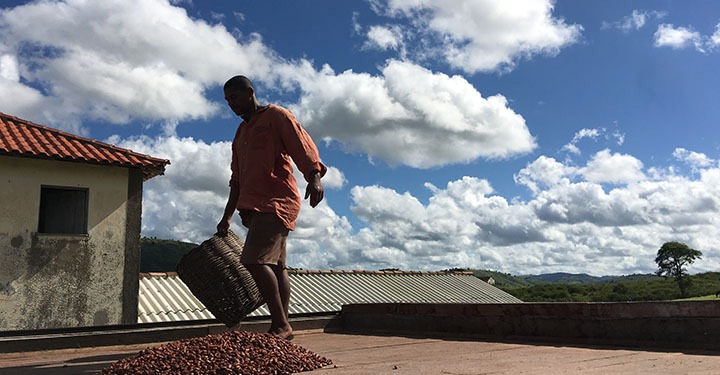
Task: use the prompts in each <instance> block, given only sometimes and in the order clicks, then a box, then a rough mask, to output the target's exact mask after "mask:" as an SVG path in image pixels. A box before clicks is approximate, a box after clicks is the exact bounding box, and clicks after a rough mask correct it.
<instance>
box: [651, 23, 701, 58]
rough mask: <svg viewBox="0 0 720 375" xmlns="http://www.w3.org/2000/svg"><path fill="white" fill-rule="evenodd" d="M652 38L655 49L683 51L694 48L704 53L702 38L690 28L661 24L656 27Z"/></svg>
mask: <svg viewBox="0 0 720 375" xmlns="http://www.w3.org/2000/svg"><path fill="white" fill-rule="evenodd" d="M654 37H655V46H656V47H670V48H673V49H683V48H687V47H690V46H694V47H695V49H696V50H698V51H700V52H704V48H703V37H702V36H701V35H700V33H698V32H697V31H694V30H692V29H690V28H686V27H675V26H673V25H671V24H662V25H660V26H658V29H657V31H656V32H655V35H654Z"/></svg>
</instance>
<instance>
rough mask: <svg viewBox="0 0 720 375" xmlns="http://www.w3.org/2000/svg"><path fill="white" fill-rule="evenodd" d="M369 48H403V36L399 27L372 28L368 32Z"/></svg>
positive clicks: (367, 43) (367, 45) (367, 44)
mask: <svg viewBox="0 0 720 375" xmlns="http://www.w3.org/2000/svg"><path fill="white" fill-rule="evenodd" d="M367 39H368V40H367V42H366V43H365V46H366V47H367V48H375V49H381V50H388V49H389V50H398V49H400V48H401V47H402V46H403V36H402V34H401V30H400V28H399V27H397V26H391V27H385V26H371V27H370V30H368V32H367Z"/></svg>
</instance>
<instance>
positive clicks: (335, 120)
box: [293, 60, 536, 168]
mask: <svg viewBox="0 0 720 375" xmlns="http://www.w3.org/2000/svg"><path fill="white" fill-rule="evenodd" d="M301 87H302V90H303V93H302V95H301V99H300V101H299V103H298V104H297V105H295V106H293V110H294V111H295V113H296V114H297V115H298V117H299V118H301V119H302V120H303V122H304V123H306V124H308V127H309V128H310V129H312V130H313V131H314V132H315V134H318V135H320V136H322V137H324V138H325V139H326V140H328V141H337V142H340V143H341V144H343V145H344V146H345V147H346V148H347V149H348V150H350V151H360V152H364V153H367V154H368V155H369V156H370V157H371V158H373V159H374V158H378V159H382V160H384V161H386V162H388V163H389V164H404V165H408V166H412V167H416V168H429V167H435V166H440V165H446V164H451V163H464V162H469V161H472V160H475V159H477V158H508V157H512V156H516V155H520V154H524V153H527V152H529V151H532V150H533V149H534V148H535V147H536V144H535V140H534V138H533V136H532V135H531V134H530V132H529V130H528V128H527V126H526V124H525V120H524V119H523V117H522V116H520V115H519V114H517V113H515V112H514V111H513V110H512V109H510V108H509V107H508V102H507V99H505V97H503V96H502V95H494V96H490V97H487V98H485V97H483V96H482V94H481V93H480V92H478V91H477V90H476V89H475V88H474V87H473V86H472V85H471V84H470V83H468V82H467V81H466V80H465V79H464V78H462V77H460V76H448V75H445V74H443V73H434V72H431V71H430V70H428V69H425V68H423V67H420V66H418V65H415V64H412V63H409V62H402V61H397V60H391V61H389V62H388V63H387V65H386V66H385V67H383V68H382V76H373V75H370V74H367V73H354V72H352V71H346V72H343V73H340V74H335V73H334V72H333V71H332V70H330V69H329V67H326V69H325V70H324V71H323V74H320V75H318V76H315V77H313V79H312V80H307V81H301ZM438 140H442V143H441V144H440V145H439V144H438Z"/></svg>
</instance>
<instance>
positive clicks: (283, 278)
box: [272, 266, 290, 322]
mask: <svg viewBox="0 0 720 375" xmlns="http://www.w3.org/2000/svg"><path fill="white" fill-rule="evenodd" d="M272 269H273V271H274V272H275V278H276V279H277V282H278V291H279V292H280V301H281V303H282V306H283V310H284V311H285V319H288V322H289V321H290V314H289V312H288V309H289V308H290V277H288V272H287V268H285V267H282V266H277V267H276V266H272Z"/></svg>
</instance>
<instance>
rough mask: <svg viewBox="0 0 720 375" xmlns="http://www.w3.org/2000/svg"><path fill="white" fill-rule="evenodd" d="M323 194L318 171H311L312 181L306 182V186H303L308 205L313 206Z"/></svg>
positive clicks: (319, 200) (320, 199)
mask: <svg viewBox="0 0 720 375" xmlns="http://www.w3.org/2000/svg"><path fill="white" fill-rule="evenodd" d="M324 196H325V193H324V192H323V186H322V182H320V173H313V178H312V181H310V182H308V185H307V188H305V199H308V198H310V207H315V206H317V205H318V203H320V202H321V201H322V200H323V197H324Z"/></svg>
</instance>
